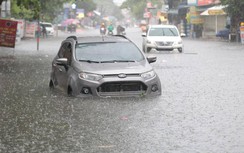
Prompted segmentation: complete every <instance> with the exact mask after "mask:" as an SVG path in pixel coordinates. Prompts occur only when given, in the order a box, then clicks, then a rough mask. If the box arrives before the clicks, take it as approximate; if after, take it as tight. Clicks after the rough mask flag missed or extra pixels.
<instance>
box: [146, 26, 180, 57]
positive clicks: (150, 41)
mask: <svg viewBox="0 0 244 153" xmlns="http://www.w3.org/2000/svg"><path fill="white" fill-rule="evenodd" d="M142 37H143V42H142V49H143V51H144V52H150V50H151V49H156V50H158V51H162V50H167V51H172V50H174V49H178V51H179V52H180V53H181V52H182V51H183V44H182V39H181V36H180V34H179V31H178V29H177V27H176V26H174V25H150V26H149V27H148V29H147V31H146V32H145V33H143V34H142Z"/></svg>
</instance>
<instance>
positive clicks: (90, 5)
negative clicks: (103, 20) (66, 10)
mask: <svg viewBox="0 0 244 153" xmlns="http://www.w3.org/2000/svg"><path fill="white" fill-rule="evenodd" d="M76 5H77V8H81V9H84V10H85V14H87V13H88V12H91V11H93V10H95V9H96V7H97V6H96V4H95V3H94V2H93V0H77V1H76Z"/></svg>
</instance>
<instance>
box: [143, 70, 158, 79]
mask: <svg viewBox="0 0 244 153" xmlns="http://www.w3.org/2000/svg"><path fill="white" fill-rule="evenodd" d="M155 75H156V73H155V72H154V71H149V72H146V73H142V74H141V77H142V78H143V79H144V80H148V79H151V78H153V77H154V76H155Z"/></svg>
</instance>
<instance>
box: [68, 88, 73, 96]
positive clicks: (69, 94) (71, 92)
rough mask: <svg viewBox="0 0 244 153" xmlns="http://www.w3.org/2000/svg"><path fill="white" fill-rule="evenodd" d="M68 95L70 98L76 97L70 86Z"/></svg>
mask: <svg viewBox="0 0 244 153" xmlns="http://www.w3.org/2000/svg"><path fill="white" fill-rule="evenodd" d="M67 94H68V96H69V97H72V96H74V94H73V90H72V88H71V87H70V86H68V89H67Z"/></svg>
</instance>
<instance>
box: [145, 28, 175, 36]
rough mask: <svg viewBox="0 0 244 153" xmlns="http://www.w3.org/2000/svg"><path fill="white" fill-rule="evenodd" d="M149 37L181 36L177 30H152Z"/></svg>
mask: <svg viewBox="0 0 244 153" xmlns="http://www.w3.org/2000/svg"><path fill="white" fill-rule="evenodd" d="M148 35H149V36H179V34H178V32H177V29H176V28H161V27H159V28H151V29H150V30H149V34H148Z"/></svg>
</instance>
